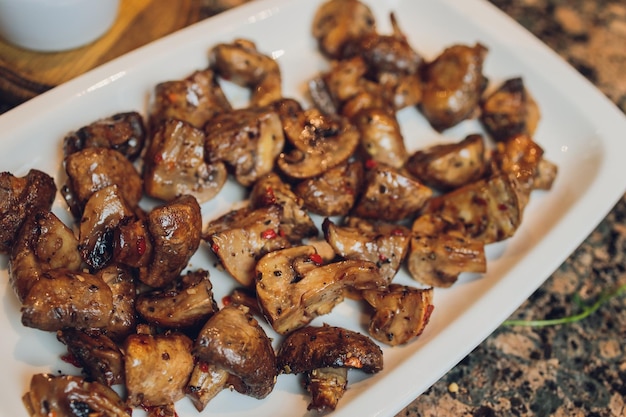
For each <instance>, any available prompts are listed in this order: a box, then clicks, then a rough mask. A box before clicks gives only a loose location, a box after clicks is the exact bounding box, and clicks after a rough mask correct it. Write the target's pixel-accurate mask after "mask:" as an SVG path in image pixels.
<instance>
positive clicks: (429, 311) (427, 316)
mask: <svg viewBox="0 0 626 417" xmlns="http://www.w3.org/2000/svg"><path fill="white" fill-rule="evenodd" d="M434 310H435V306H434V305H432V304H428V306H426V311H425V312H424V326H425V325H426V324H428V322H429V321H430V316H431V314H433V311H434Z"/></svg>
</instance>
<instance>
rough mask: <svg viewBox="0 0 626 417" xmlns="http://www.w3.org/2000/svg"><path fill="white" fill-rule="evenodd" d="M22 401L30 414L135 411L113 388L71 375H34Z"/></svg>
mask: <svg viewBox="0 0 626 417" xmlns="http://www.w3.org/2000/svg"><path fill="white" fill-rule="evenodd" d="M22 402H23V403H24V406H25V407H26V411H27V412H28V414H29V416H30V417H50V416H51V415H57V416H68V417H79V416H92V415H93V416H115V417H122V416H128V417H130V415H131V410H130V409H129V408H128V406H127V405H126V404H125V402H124V401H123V400H122V399H121V398H120V396H119V395H118V394H117V393H116V392H115V391H113V389H111V388H109V387H108V386H106V385H104V384H101V383H100V382H96V381H93V382H89V381H87V380H86V379H85V378H83V377H78V376H70V375H51V374H35V375H33V377H32V378H31V380H30V387H29V390H28V392H27V393H26V394H24V396H23V397H22Z"/></svg>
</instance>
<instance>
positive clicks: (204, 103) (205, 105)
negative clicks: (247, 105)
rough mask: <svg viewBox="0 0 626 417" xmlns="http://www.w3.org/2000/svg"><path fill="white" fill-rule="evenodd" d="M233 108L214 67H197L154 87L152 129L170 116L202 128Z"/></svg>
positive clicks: (151, 110) (151, 109)
mask: <svg viewBox="0 0 626 417" xmlns="http://www.w3.org/2000/svg"><path fill="white" fill-rule="evenodd" d="M230 110H232V107H231V105H230V103H229V102H228V99H227V98H226V96H225V95H224V92H223V91H222V88H221V87H220V84H219V82H218V80H217V76H216V74H215V73H214V72H213V70H212V69H210V68H207V69H204V70H201V71H195V72H193V73H192V74H190V75H189V76H188V77H186V78H184V79H182V80H172V81H165V82H162V83H159V84H157V85H156V87H155V89H154V103H152V106H151V108H150V127H151V130H155V129H157V128H158V127H159V126H160V125H161V123H163V122H164V121H166V120H169V119H176V120H182V121H185V122H187V123H189V124H191V125H192V126H194V127H196V128H198V129H202V128H204V125H205V124H206V123H207V122H208V121H209V120H210V119H211V118H213V116H215V115H216V114H219V113H223V112H227V111H230Z"/></svg>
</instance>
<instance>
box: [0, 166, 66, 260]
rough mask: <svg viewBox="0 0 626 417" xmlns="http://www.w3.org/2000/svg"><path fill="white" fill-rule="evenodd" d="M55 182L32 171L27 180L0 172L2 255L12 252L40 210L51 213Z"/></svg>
mask: <svg viewBox="0 0 626 417" xmlns="http://www.w3.org/2000/svg"><path fill="white" fill-rule="evenodd" d="M56 192H57V187H56V184H55V183H54V179H53V178H52V177H51V176H49V175H48V174H46V173H45V172H42V171H39V170H37V169H31V170H29V171H28V173H27V174H26V175H24V176H23V177H16V176H15V175H13V174H12V173H10V172H2V173H0V253H10V252H11V247H12V246H13V243H14V241H15V238H16V237H17V234H18V232H19V229H20V227H22V224H23V223H24V221H25V220H26V218H27V217H28V216H29V215H30V214H31V213H33V212H35V211H36V210H38V209H44V210H50V209H51V208H52V203H53V202H54V198H55V196H56Z"/></svg>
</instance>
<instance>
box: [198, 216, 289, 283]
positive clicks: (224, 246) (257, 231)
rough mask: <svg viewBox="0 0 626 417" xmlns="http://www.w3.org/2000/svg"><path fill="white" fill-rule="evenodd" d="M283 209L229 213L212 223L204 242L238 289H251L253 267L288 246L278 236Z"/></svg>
mask: <svg viewBox="0 0 626 417" xmlns="http://www.w3.org/2000/svg"><path fill="white" fill-rule="evenodd" d="M281 216H282V208H281V206H279V205H271V206H267V207H260V208H257V209H252V208H250V207H244V208H241V209H238V210H232V211H230V212H228V213H226V214H225V215H223V216H221V217H219V218H217V219H215V220H213V221H211V222H210V223H209V224H208V226H207V230H206V231H205V233H204V237H203V239H204V240H206V241H207V242H208V243H209V246H210V248H211V250H212V251H213V253H215V255H216V256H217V258H218V259H219V261H220V263H221V264H222V266H223V267H224V269H225V270H226V271H227V272H228V273H229V274H230V275H231V276H232V277H233V278H234V279H235V280H236V281H237V282H239V283H240V284H241V285H243V286H246V287H249V286H253V285H254V276H255V270H254V268H255V265H256V262H257V260H258V259H259V258H261V257H262V256H263V255H265V254H266V253H268V252H271V251H273V250H277V249H283V248H286V247H289V246H291V244H290V243H289V241H288V239H286V238H285V237H283V236H282V232H281V223H280V222H281Z"/></svg>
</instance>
